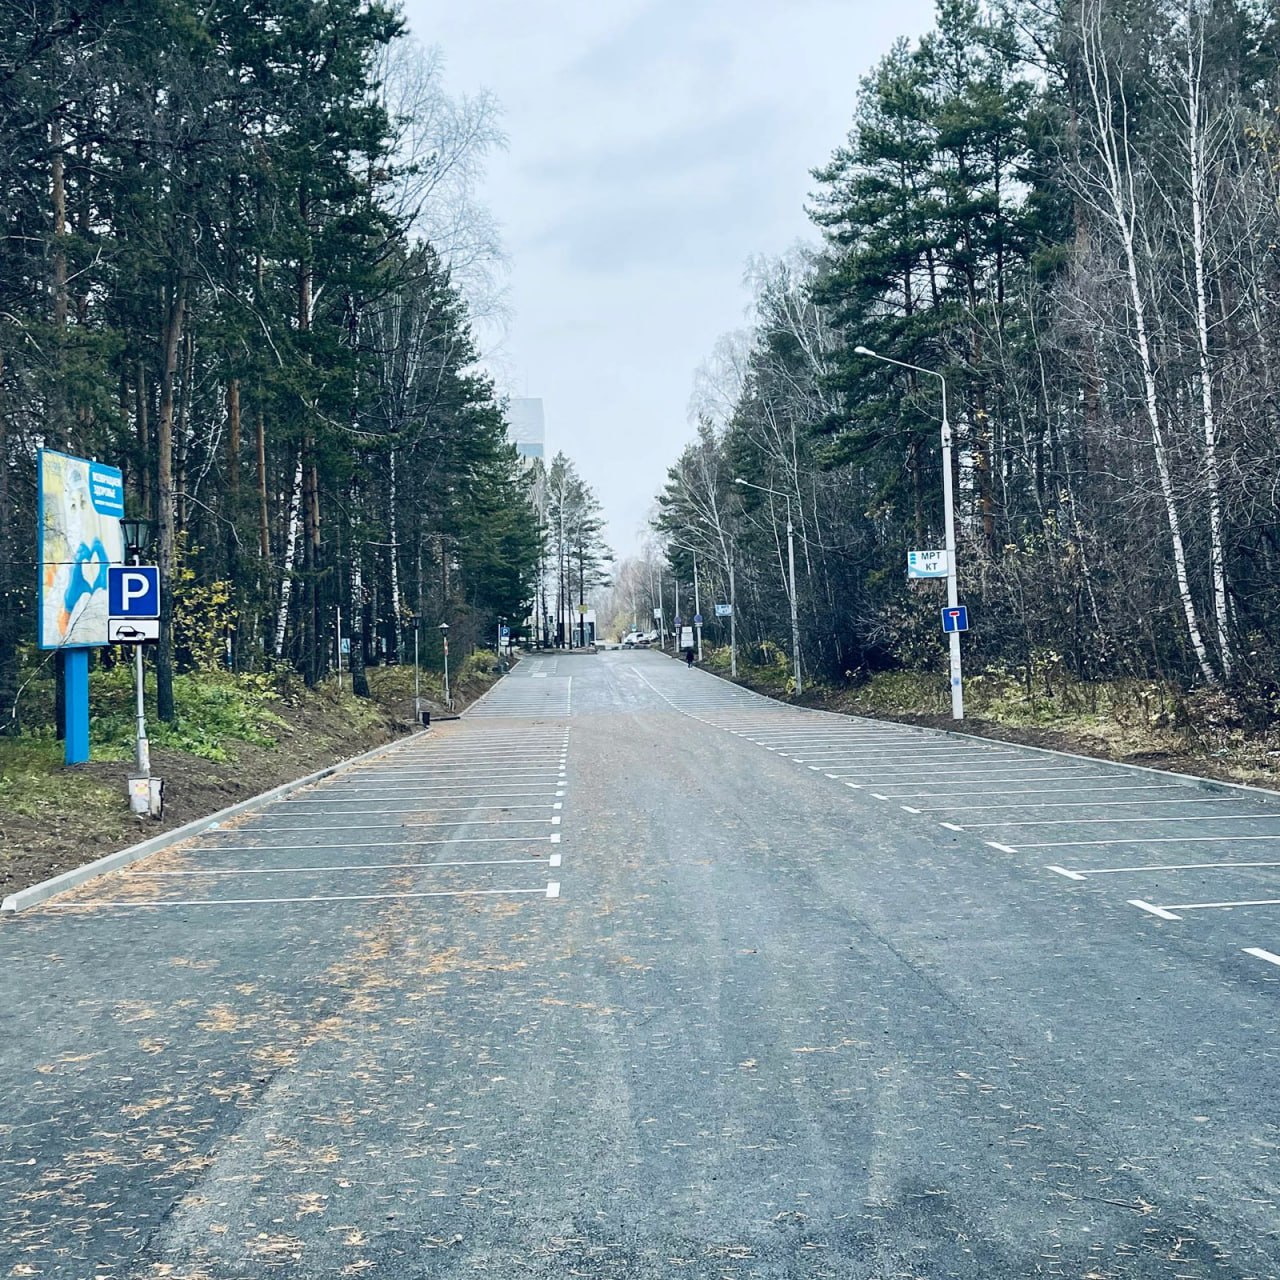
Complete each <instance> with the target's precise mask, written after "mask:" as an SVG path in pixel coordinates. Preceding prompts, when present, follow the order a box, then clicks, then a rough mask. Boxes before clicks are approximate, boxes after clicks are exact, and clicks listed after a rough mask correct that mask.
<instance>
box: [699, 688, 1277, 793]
mask: <svg viewBox="0 0 1280 1280" xmlns="http://www.w3.org/2000/svg"><path fill="white" fill-rule="evenodd" d="M699 670H703V668H699ZM706 674H707V675H709V676H711V677H713V678H714V679H716V680H722V681H723V682H724V683H725V684H728V685H732V686H733V687H734V688H735V689H743V690H745V691H746V692H747V693H750V694H752V695H754V696H755V697H757V698H763V699H764V700H765V701H766V702H772V703H774V704H775V705H777V706H780V707H790V708H791V710H793V711H807V712H810V713H811V714H813V715H819V716H836V717H838V718H839V719H841V720H859V721H861V722H862V723H863V724H892V725H897V726H898V728H900V729H914V730H915V731H916V733H919V734H921V735H922V736H925V737H928V736H931V735H932V736H934V737H939V738H961V739H963V740H964V741H966V742H982V743H991V742H997V743H999V744H1000V745H1001V746H1005V747H1014V748H1016V749H1017V750H1019V751H1035V752H1038V753H1039V754H1040V755H1042V756H1056V757H1057V758H1058V759H1060V760H1083V761H1087V762H1088V763H1089V764H1105V765H1109V766H1110V767H1111V768H1113V769H1128V770H1129V771H1130V772H1131V773H1142V774H1147V775H1148V776H1151V777H1159V778H1172V779H1173V780H1174V781H1175V782H1176V783H1178V784H1179V786H1184V787H1194V788H1196V789H1197V790H1200V791H1225V792H1235V791H1241V792H1244V793H1245V794H1246V795H1251V796H1258V797H1261V798H1263V799H1267V800H1280V790H1275V791H1273V790H1271V789H1270V788H1268V787H1254V786H1250V784H1249V783H1247V782H1225V781H1223V780H1222V779H1220V778H1202V777H1200V776H1199V775H1198V774H1194V773H1175V772H1174V771H1173V770H1172V769H1156V768H1153V767H1152V766H1151V765H1146V764H1129V763H1128V762H1127V761H1124V760H1109V759H1108V758H1107V757H1106V756H1086V755H1081V754H1080V753H1079V752H1075V751H1058V750H1056V749H1055V748H1053V747H1033V746H1032V745H1031V744H1030V743H1023V742H1013V741H1011V740H1010V739H1008V738H988V737H985V736H983V735H982V734H980V733H964V732H963V731H962V730H959V729H935V728H934V727H933V726H932V725H921V724H911V723H910V722H909V721H907V720H891V719H885V720H880V719H877V718H876V717H875V716H860V715H854V714H852V713H850V712H847V711H827V710H826V709H824V708H822V707H802V706H797V705H796V704H795V703H793V702H783V701H782V700H781V699H780V698H775V697H772V696H771V695H770V694H767V693H761V692H760V691H759V690H758V689H752V688H750V687H749V686H747V685H745V684H739V683H738V682H737V681H736V680H730V679H729V677H728V676H722V675H721V674H720V673H719V672H718V671H707V672H706Z"/></svg>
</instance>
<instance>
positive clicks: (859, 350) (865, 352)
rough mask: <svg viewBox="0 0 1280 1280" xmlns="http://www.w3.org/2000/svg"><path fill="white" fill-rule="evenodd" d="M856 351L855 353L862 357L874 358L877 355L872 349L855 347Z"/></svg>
mask: <svg viewBox="0 0 1280 1280" xmlns="http://www.w3.org/2000/svg"><path fill="white" fill-rule="evenodd" d="M854 351H855V353H856V354H858V355H860V356H873V355H875V352H874V351H872V350H871V348H870V347H854Z"/></svg>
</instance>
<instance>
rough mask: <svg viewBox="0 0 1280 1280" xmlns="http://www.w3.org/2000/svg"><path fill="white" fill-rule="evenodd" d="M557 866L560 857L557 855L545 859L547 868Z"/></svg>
mask: <svg viewBox="0 0 1280 1280" xmlns="http://www.w3.org/2000/svg"><path fill="white" fill-rule="evenodd" d="M559 865H560V855H559V854H558V853H553V854H552V855H551V857H549V858H548V859H547V866H549V867H558V866H559Z"/></svg>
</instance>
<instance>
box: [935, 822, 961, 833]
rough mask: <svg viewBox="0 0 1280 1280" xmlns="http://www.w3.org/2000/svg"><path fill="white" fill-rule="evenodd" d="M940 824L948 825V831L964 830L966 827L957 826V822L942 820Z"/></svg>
mask: <svg viewBox="0 0 1280 1280" xmlns="http://www.w3.org/2000/svg"><path fill="white" fill-rule="evenodd" d="M938 826H940V827H946V829H947V830H948V831H963V830H964V828H963V827H957V826H956V824H955V823H954V822H940V823H938Z"/></svg>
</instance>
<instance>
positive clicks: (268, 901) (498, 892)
mask: <svg viewBox="0 0 1280 1280" xmlns="http://www.w3.org/2000/svg"><path fill="white" fill-rule="evenodd" d="M551 883H552V884H555V889H556V892H555V893H552V892H551V885H550V884H549V885H548V886H547V887H546V888H545V889H542V888H539V889H422V890H416V891H410V890H404V891H402V892H398V893H341V894H337V893H335V894H308V895H305V896H301V897H291V898H185V899H175V900H173V901H169V900H162V901H157V902H128V901H126V902H110V901H106V900H103V899H92V900H90V901H87V902H58V901H56V900H55V901H53V902H46V903H45V904H44V905H43V910H46V911H88V910H91V909H94V908H104V907H133V908H135V909H137V910H139V911H159V910H161V909H162V908H164V907H266V906H284V905H288V904H293V903H307V902H392V901H397V900H403V899H409V898H493V897H508V896H519V895H522V894H533V893H536V894H538V895H540V896H544V897H548V898H554V897H558V896H559V893H560V886H559V884H556V882H555V881H552V882H551Z"/></svg>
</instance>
